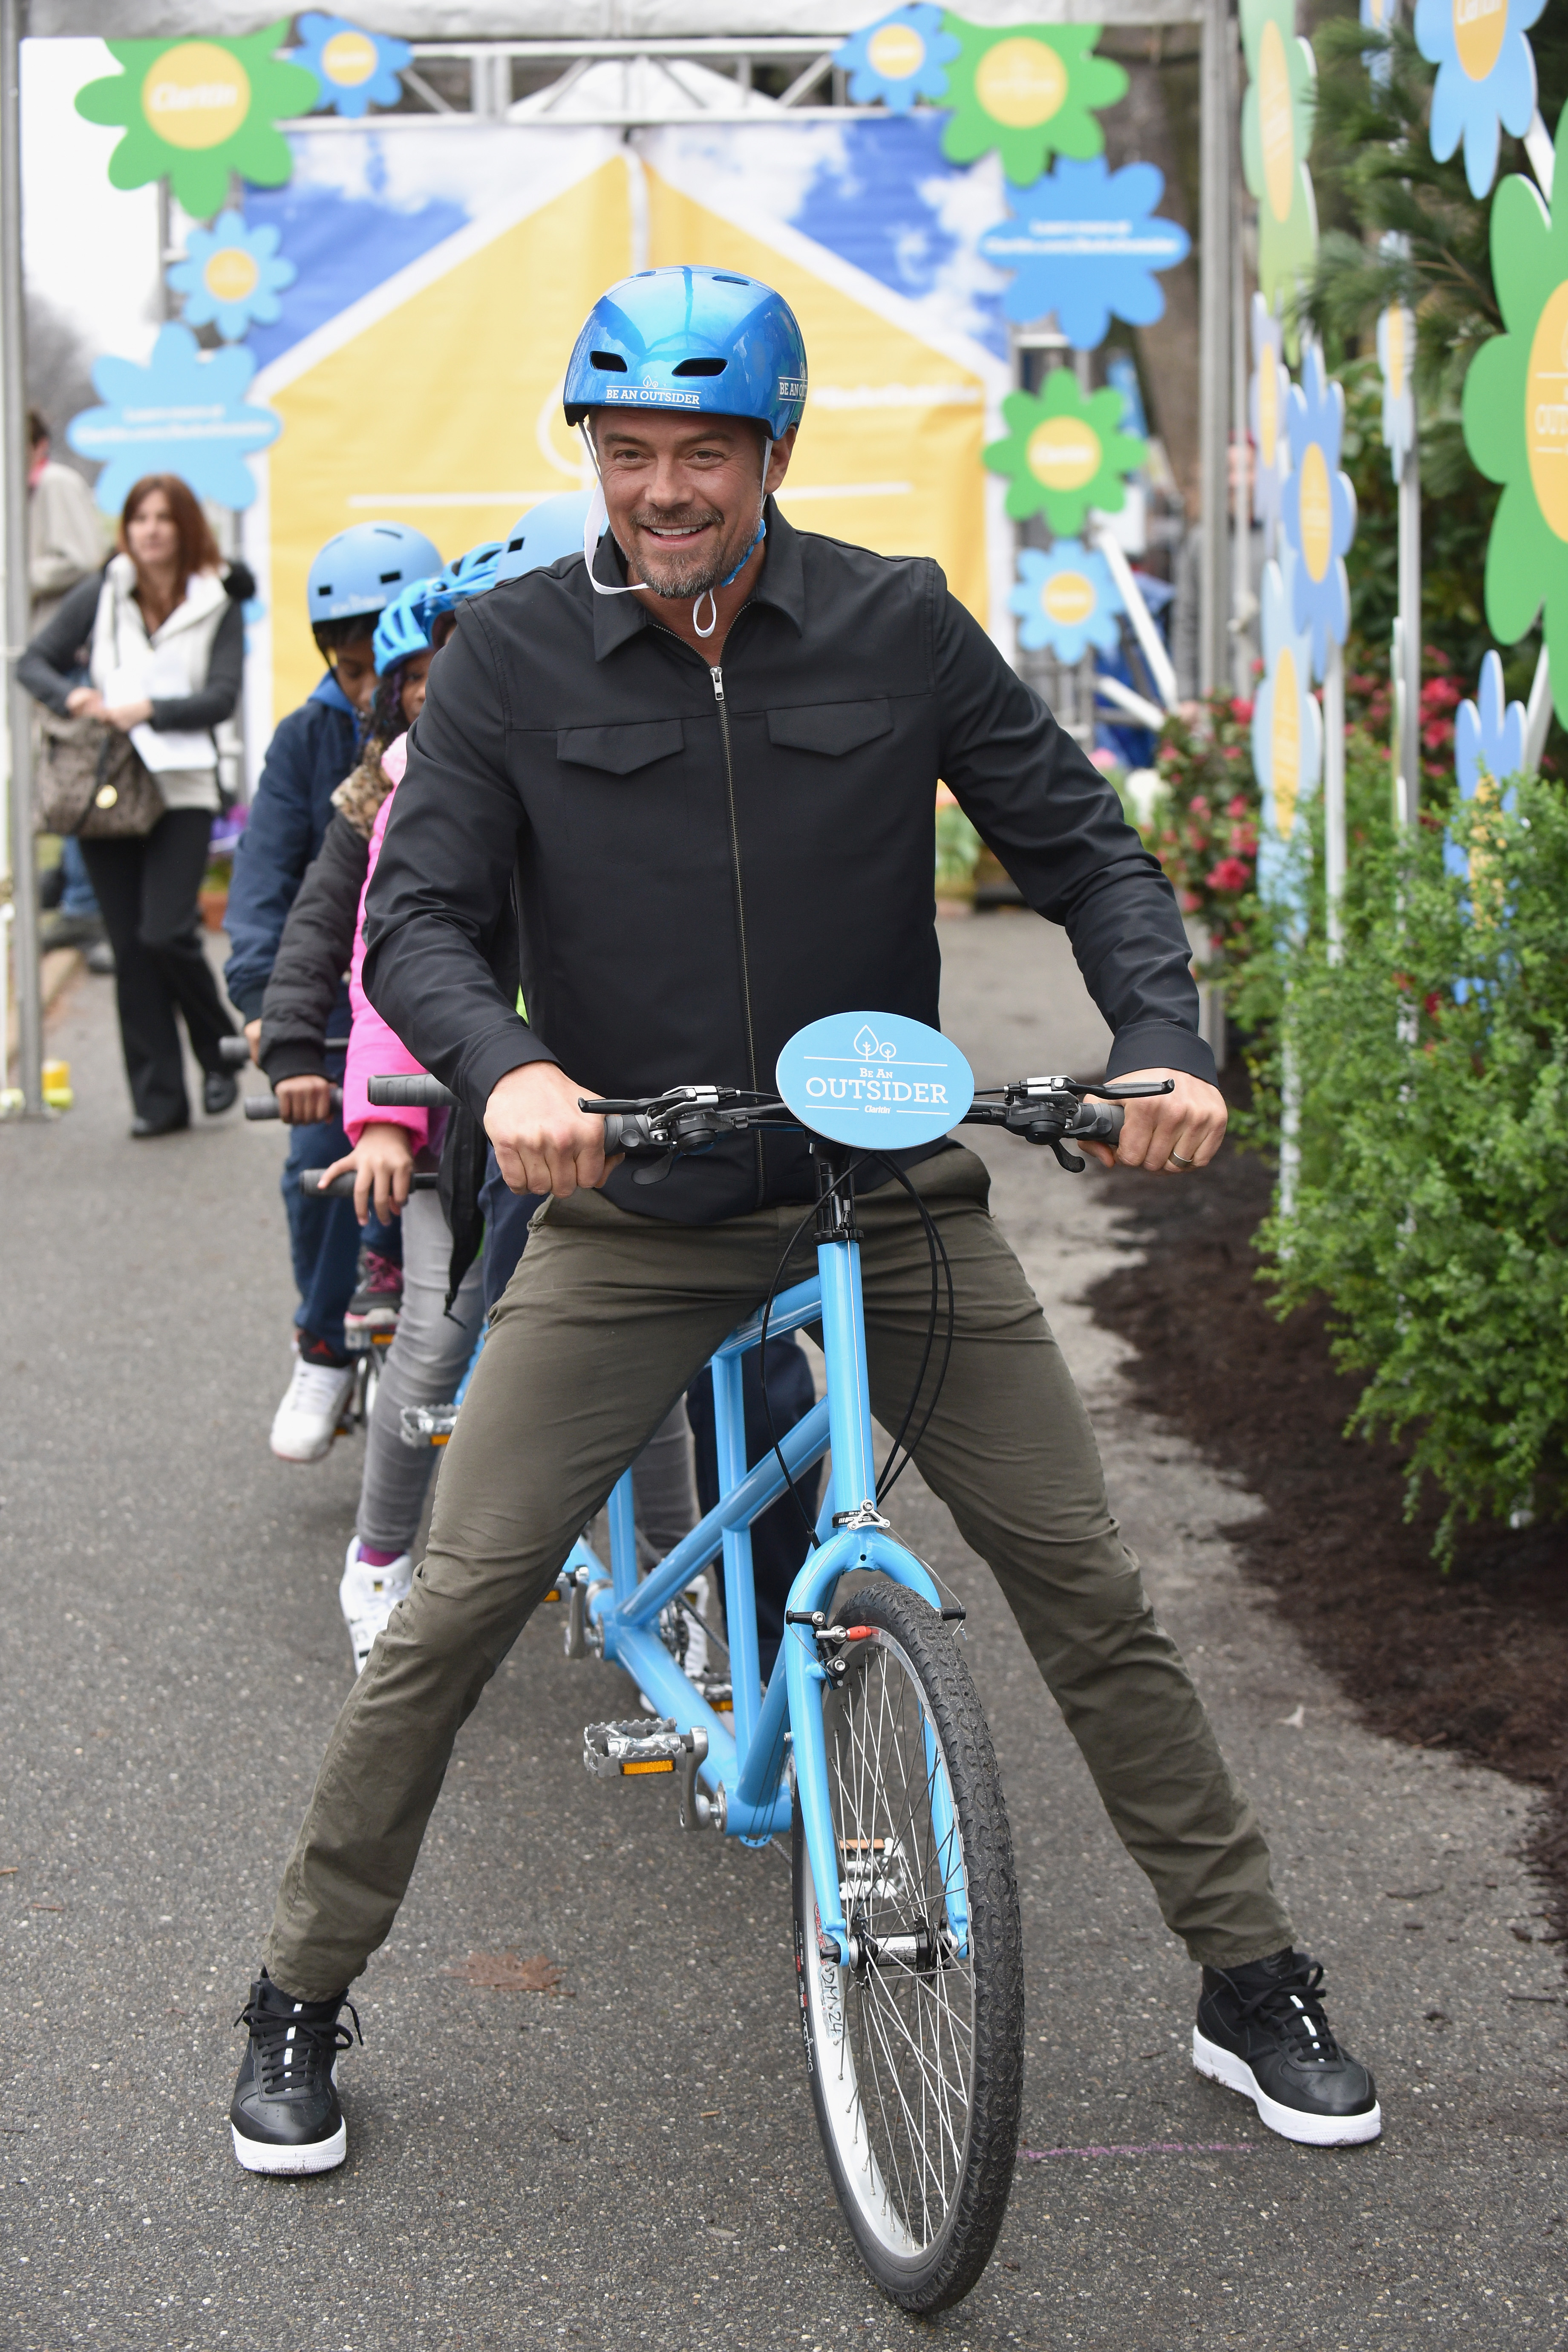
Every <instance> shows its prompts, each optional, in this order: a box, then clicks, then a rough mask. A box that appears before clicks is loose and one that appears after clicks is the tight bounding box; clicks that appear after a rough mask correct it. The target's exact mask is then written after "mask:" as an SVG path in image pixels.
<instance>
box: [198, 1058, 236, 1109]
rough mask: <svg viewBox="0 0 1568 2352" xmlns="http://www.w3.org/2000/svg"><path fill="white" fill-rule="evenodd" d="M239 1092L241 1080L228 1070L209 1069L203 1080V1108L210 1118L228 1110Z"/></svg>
mask: <svg viewBox="0 0 1568 2352" xmlns="http://www.w3.org/2000/svg"><path fill="white" fill-rule="evenodd" d="M238 1092H239V1080H238V1079H237V1077H234V1076H231V1075H230V1073H229V1072H228V1071H227V1070H209V1071H208V1072H207V1074H206V1076H205V1077H204V1078H203V1080H202V1108H203V1109H204V1110H205V1113H206V1115H207V1117H208V1118H217V1116H218V1114H219V1112H220V1111H226V1110H227V1109H228V1108H229V1106H230V1105H231V1104H232V1102H233V1101H234V1098H235V1097H236V1095H237V1093H238Z"/></svg>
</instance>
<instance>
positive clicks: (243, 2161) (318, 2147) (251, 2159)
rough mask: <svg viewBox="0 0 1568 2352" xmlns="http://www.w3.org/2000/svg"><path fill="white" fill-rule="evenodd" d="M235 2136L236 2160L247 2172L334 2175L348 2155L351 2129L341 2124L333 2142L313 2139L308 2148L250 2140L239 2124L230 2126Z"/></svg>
mask: <svg viewBox="0 0 1568 2352" xmlns="http://www.w3.org/2000/svg"><path fill="white" fill-rule="evenodd" d="M229 2130H230V2131H231V2132H232V2133H233V2135H234V2160H235V2162H236V2164H239V2165H243V2166H244V2168H245V2169H246V2171H247V2172H278V2173H289V2174H292V2175H295V2176H299V2175H302V2174H304V2173H307V2172H331V2171H332V2170H333V2169H334V2168H336V2167H337V2166H338V2165H340V2164H342V2161H343V2159H344V2158H345V2157H346V2156H347V2155H348V2152H349V2127H348V2126H347V2124H346V2123H345V2124H340V2125H339V2126H338V2127H337V2130H336V2131H335V2132H334V2133H333V2134H332V2136H331V2139H318V2140H312V2141H311V2142H310V2145H309V2146H308V2147H274V2146H273V2144H272V2142H271V2141H270V2140H265V2139H247V2138H246V2137H245V2134H244V2133H243V2132H242V2131H241V2130H240V2129H239V2127H238V2126H237V2125H236V2124H232V2123H231V2124H230V2126H229Z"/></svg>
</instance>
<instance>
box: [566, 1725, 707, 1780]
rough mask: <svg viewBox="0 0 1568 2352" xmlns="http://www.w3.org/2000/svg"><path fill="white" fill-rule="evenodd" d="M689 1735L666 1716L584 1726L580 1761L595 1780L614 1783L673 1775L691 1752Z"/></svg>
mask: <svg viewBox="0 0 1568 2352" xmlns="http://www.w3.org/2000/svg"><path fill="white" fill-rule="evenodd" d="M691 1746H692V1738H691V1734H690V1733H689V1732H685V1733H682V1732H680V1731H679V1730H678V1729H677V1728H676V1726H675V1723H674V1720H673V1718H672V1717H668V1716H662V1715H659V1716H654V1717H652V1718H651V1719H650V1718H649V1717H647V1716H646V1715H644V1716H638V1717H636V1718H635V1719H634V1720H633V1721H632V1722H630V1723H585V1724H584V1727H583V1762H584V1766H585V1767H586V1769H588V1770H589V1771H590V1772H592V1773H593V1774H594V1775H595V1779H597V1780H621V1779H628V1778H632V1777H638V1778H640V1777H642V1776H644V1775H651V1774H654V1773H673V1772H675V1771H676V1770H677V1769H679V1767H680V1765H682V1764H683V1763H684V1762H685V1761H686V1759H687V1757H688V1756H689V1754H690V1752H691Z"/></svg>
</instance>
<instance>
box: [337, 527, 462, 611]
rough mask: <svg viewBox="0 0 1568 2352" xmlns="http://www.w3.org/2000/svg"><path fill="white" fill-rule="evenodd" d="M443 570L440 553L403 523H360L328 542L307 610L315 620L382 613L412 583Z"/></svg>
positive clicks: (416, 531) (423, 536)
mask: <svg viewBox="0 0 1568 2352" xmlns="http://www.w3.org/2000/svg"><path fill="white" fill-rule="evenodd" d="M440 569H441V551H440V549H439V548H438V547H437V546H436V545H435V544H434V542H433V541H430V540H428V539H426V536H425V534H424V532H423V531H422V530H409V528H408V525H407V524H406V523H402V522H356V523H354V524H353V525H352V526H351V528H350V529H349V530H340V531H339V532H337V533H336V535H335V536H334V537H333V538H331V539H329V540H328V541H327V543H326V545H325V547H323V548H322V550H321V553H320V554H319V555H318V556H317V558H316V560H315V562H314V563H312V564H311V566H310V577H309V579H308V580H307V582H306V583H305V598H306V607H307V610H308V611H309V613H310V620H311V623H312V625H313V624H314V623H315V622H317V621H346V620H348V619H349V618H350V617H351V616H352V615H353V614H356V613H366V614H369V613H379V612H380V611H381V609H382V607H383V606H384V605H385V604H390V603H391V602H392V600H393V598H394V597H395V595H396V594H397V593H398V591H399V590H400V589H402V588H405V587H406V586H407V585H408V583H409V582H410V581H411V580H422V579H426V578H427V577H428V576H429V574H430V573H431V572H439V571H440Z"/></svg>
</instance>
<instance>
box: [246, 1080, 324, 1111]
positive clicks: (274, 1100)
mask: <svg viewBox="0 0 1568 2352" xmlns="http://www.w3.org/2000/svg"><path fill="white" fill-rule="evenodd" d="M328 1092H329V1093H330V1095H331V1098H332V1108H333V1109H334V1110H342V1107H343V1090H342V1087H329V1088H328ZM245 1116H246V1118H281V1116H282V1113H281V1112H280V1111H279V1108H278V1097H277V1096H276V1095H247V1096H246V1097H245Z"/></svg>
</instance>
